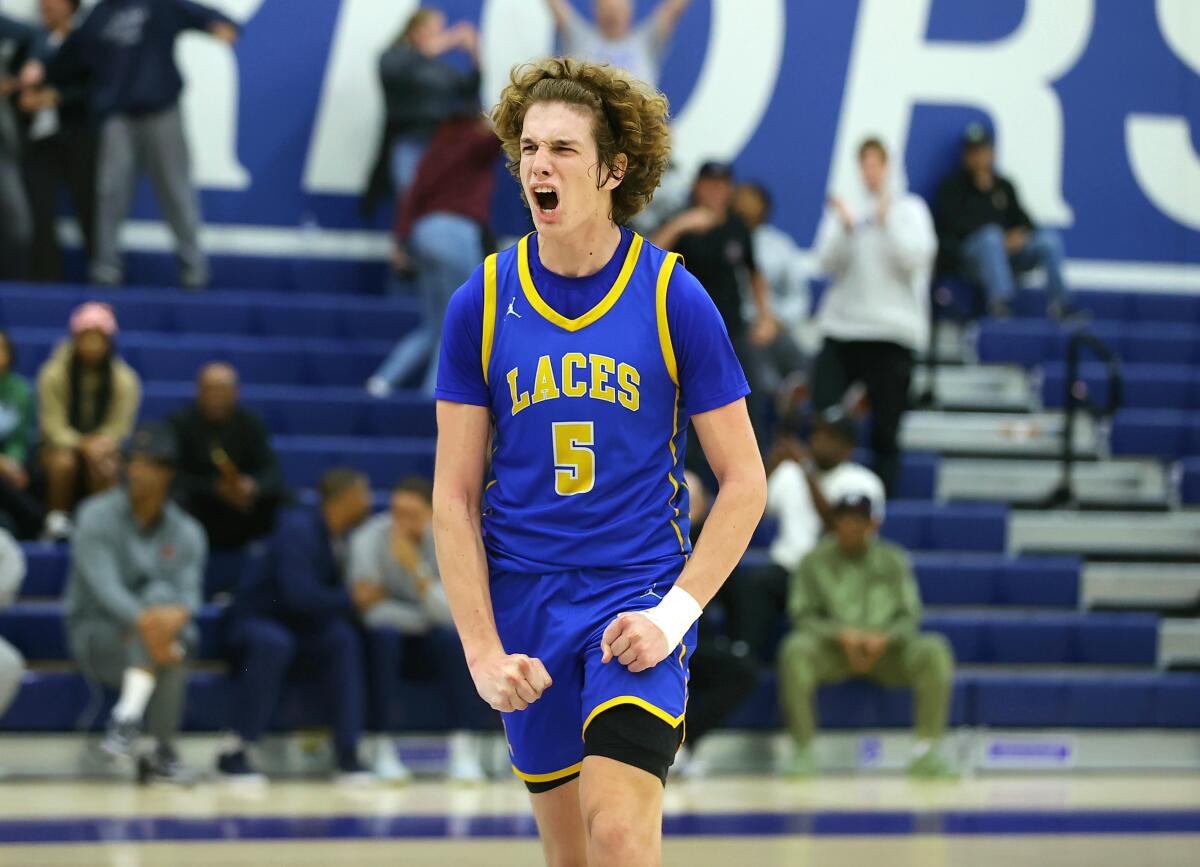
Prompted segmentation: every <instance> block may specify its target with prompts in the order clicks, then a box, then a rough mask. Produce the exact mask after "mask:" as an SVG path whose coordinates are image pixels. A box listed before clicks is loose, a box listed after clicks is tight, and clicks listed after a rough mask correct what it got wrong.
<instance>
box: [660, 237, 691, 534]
mask: <svg viewBox="0 0 1200 867" xmlns="http://www.w3.org/2000/svg"><path fill="white" fill-rule="evenodd" d="M679 259H680V256H679V254H678V253H668V254H667V257H666V258H665V259H664V260H663V263H662V267H661V268H659V269H658V283H657V285H656V287H655V292H654V306H655V311H656V313H657V319H658V345H659V348H660V349H661V350H662V357H663V364H665V365H666V367H667V375H668V376H670V377H671V382H673V383H675V403H674V406H673V408H672V411H671V413H672V414H671V438H670V439H669V440H667V446H668V447H669V448H670V450H671V468H670V469H669V470H667V479H668V480H669V481H670V482H671V499H670V502H671V503H674V502H675V501H676V500H677V499H678V498H679V487H680V486H679V480H678V479H676V478H675V467H676V466H678V464H679V455H678V454H676V452H675V437H676V436H678V435H679V367H678V365H677V364H676V362H675V346H674V344H672V343H671V328H670V325H669V323H668V322H667V286H669V285H670V283H671V273H672V272H673V271H674V270H675V263H676V262H678V261H679ZM672 510H673V511H674V512H675V518H678V517H679V509H678V508H676V507H674V506H673V507H672ZM675 518H672V519H671V527H672V529H674V530H675V538H676V539H677V540H678V541H679V553H681V554H683V555H684V557H687V544H686V543H685V542H684V540H683V531H682V530H680V529H679V523H678V521H676V520H675Z"/></svg>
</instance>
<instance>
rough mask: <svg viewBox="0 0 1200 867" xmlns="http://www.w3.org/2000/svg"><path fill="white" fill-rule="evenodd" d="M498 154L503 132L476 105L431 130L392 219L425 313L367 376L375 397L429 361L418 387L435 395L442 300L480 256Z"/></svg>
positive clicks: (476, 264) (444, 302)
mask: <svg viewBox="0 0 1200 867" xmlns="http://www.w3.org/2000/svg"><path fill="white" fill-rule="evenodd" d="M499 154H500V139H498V138H497V137H496V134H495V133H494V132H493V131H492V129H491V127H490V126H488V124H487V123H486V122H485V121H483V120H482V119H481V118H480V117H479V115H478V113H474V114H462V115H456V116H455V117H453V118H451V119H449V120H447V121H446V122H445V123H443V124H442V125H441V126H440V127H438V131H437V133H435V134H434V137H433V139H432V140H431V142H430V146H429V150H428V151H426V153H425V156H424V158H423V159H422V160H421V165H420V167H419V168H418V169H417V175H416V180H415V183H413V185H412V188H411V189H410V190H409V191H408V195H406V196H405V197H404V202H403V203H402V204H401V206H400V211H399V213H398V214H397V219H396V227H395V238H396V247H397V249H401V248H403V249H407V250H410V251H411V253H412V256H413V259H414V264H415V266H416V270H417V285H418V287H420V290H421V298H422V300H423V301H424V302H425V313H424V318H423V319H422V322H421V324H420V326H418V327H417V328H416V329H415V330H413V331H412V332H410V333H409V334H407V335H406V336H405V337H404V338H403V339H402V340H401V341H400V342H399V343H397V344H396V348H395V349H393V350H392V353H391V354H390V355H389V356H388V357H387V359H386V360H385V361H384V362H383V364H382V365H380V367H379V370H377V371H376V372H375V374H374V375H373V376H372V377H371V378H370V379H369V380H368V381H367V391H369V392H370V393H371V394H373V395H375V396H376V397H386V396H387V395H388V394H390V393H391V391H392V388H394V387H395V386H396V385H397V384H398V383H401V382H403V381H404V380H405V379H407V378H408V376H409V375H410V374H411V373H413V372H414V371H415V370H417V369H418V368H419V367H420V366H421V365H422V364H425V363H426V362H428V367H427V368H426V373H425V379H424V384H423V386H422V389H423V391H424V392H425V394H426V395H428V396H430V397H432V396H433V387H434V386H435V385H436V384H437V362H438V347H439V346H441V342H442V320H443V319H445V318H446V305H448V304H449V303H450V296H451V295H453V294H454V290H456V289H457V288H458V287H459V286H461V285H462V284H463V283H465V282H467V278H468V277H470V276H471V272H472V271H474V270H475V269H476V268H477V267H479V263H480V261H481V260H482V259H483V256H484V250H485V242H484V236H485V234H486V226H487V221H488V211H489V209H490V207H491V201H492V191H493V189H494V188H495V183H496V158H497V157H498V156H499Z"/></svg>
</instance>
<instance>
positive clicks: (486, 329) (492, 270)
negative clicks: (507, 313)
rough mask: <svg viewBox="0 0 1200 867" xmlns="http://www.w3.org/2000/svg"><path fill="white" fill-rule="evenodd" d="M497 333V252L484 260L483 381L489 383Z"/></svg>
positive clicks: (485, 383)
mask: <svg viewBox="0 0 1200 867" xmlns="http://www.w3.org/2000/svg"><path fill="white" fill-rule="evenodd" d="M495 334H496V254H495V253H492V254H491V255H490V256H488V257H487V258H486V259H484V260H483V340H482V341H481V345H482V351H481V355H482V358H481V360H482V362H483V382H484V385H489V384H490V383H488V367H490V366H491V363H492V340H493V339H494V337H495Z"/></svg>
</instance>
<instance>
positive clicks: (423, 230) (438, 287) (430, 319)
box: [375, 212, 483, 396]
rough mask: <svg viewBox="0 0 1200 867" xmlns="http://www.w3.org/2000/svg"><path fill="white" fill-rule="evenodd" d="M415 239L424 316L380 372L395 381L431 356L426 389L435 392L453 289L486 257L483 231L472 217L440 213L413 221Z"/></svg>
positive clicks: (413, 238)
mask: <svg viewBox="0 0 1200 867" xmlns="http://www.w3.org/2000/svg"><path fill="white" fill-rule="evenodd" d="M410 243H411V247H412V253H413V257H414V260H415V264H416V266H417V288H418V289H419V291H420V293H421V298H422V299H423V301H424V304H425V310H424V317H423V319H422V321H421V324H420V326H419V327H417V328H416V329H414V330H413V331H412V332H410V333H409V334H408V335H407V336H405V337H404V338H403V339H402V340H401V341H400V342H399V343H397V344H396V347H395V349H393V350H392V352H391V354H390V355H389V356H388V357H387V358H386V359H385V360H384V362H383V364H381V365H380V366H379V369H378V370H377V371H375V376H377V377H380V378H381V379H384V380H385V381H387V383H388V384H389V385H391V386H395V385H396V384H397V383H400V382H403V381H404V380H405V379H407V378H408V376H409V375H410V374H412V373H413V372H414V371H415V370H417V368H419V367H420V366H421V365H422V364H424V363H425V362H426V361H429V368H428V372H427V373H426V375H425V382H424V385H423V390H424V392H425V393H426V394H427V395H431V396H432V394H433V389H434V386H436V385H437V362H438V349H439V347H440V345H441V342H442V321H443V320H444V319H445V318H446V306H447V305H448V304H449V303H450V296H451V295H453V294H454V290H456V289H457V288H458V287H459V286H461V285H462V284H463V283H466V282H467V278H469V277H470V276H471V272H472V271H474V270H475V268H476V267H477V266H478V265H479V263H480V261H481V260H482V259H483V230H482V229H481V228H480V227H479V224H478V223H476V222H475V221H474V220H470V219H468V218H467V217H462V216H459V215H458V214H449V213H442V212H438V213H433V214H429V215H428V216H425V217H422V218H421V219H419V220H417V221H416V223H414V224H413V231H412V237H411V238H410Z"/></svg>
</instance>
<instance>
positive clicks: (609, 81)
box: [492, 57, 671, 225]
mask: <svg viewBox="0 0 1200 867" xmlns="http://www.w3.org/2000/svg"><path fill="white" fill-rule="evenodd" d="M539 102H565V103H567V104H568V105H578V106H582V107H584V108H586V109H588V110H589V111H591V113H592V132H593V134H594V135H595V138H596V153H597V156H598V159H599V164H600V166H601V167H602V168H603V171H600V172H597V178H596V185H597V187H600V186H603V185H604V184H605V182H607V181H608V179H609V178H610V177H617V178H620V180H621V183H620V185H619V186H618V187H617V188H616V189H615V190H613V193H612V220H613V222H614V223H617V224H618V225H620V224H623V223H626V222H628V221H629V219H630V218H631V217H633V216H634V215H636V214H637V213H638V212H639V211H641V210H642V209H643V208H645V207H646V205H648V204H650V201H651V200H652V199H653V198H654V191H655V190H656V189H658V184H659V181H661V180H662V176H663V172H665V171H666V170H667V163H668V161H669V159H670V155H671V130H670V127H669V126H668V125H667V121H668V118H669V116H670V111H669V107H668V105H667V98H666V97H665V96H663V95H662V94H661V93H659V92H658V91H656V90H654V88H652V87H650V85H648V84H646V83H645V82H642V81H639V80H638V79H636V78H634V77H633V76H632V75H630V74H629V73H628V72H625V71H624V70H621V69H616V68H614V67H612V66H609V65H608V64H599V63H585V62H583V61H579V60H570V59H567V58H562V57H551V58H547V59H546V60H542V61H539V62H537V63H527V64H522V65H519V66H515V67H513V71H512V81H511V83H510V84H509V85H508V86H507V87H505V88H504V91H503V92H502V93H501V94H500V101H499V102H498V103H497V104H496V107H495V108H494V109H492V124H493V126H494V127H495V129H496V135H498V136H499V137H500V141H501V143H502V144H503V146H504V153H505V155H506V156H507V157H508V170H509V171H510V172H512V174H513V177H515V178H516V179H517V180H518V181H519V180H520V179H521V128H522V127H523V126H524V124H525V113H526V112H527V111H529V107H530V106H531V105H534V104H536V103H539ZM621 154H624V155H625V157H626V159H627V163H626V165H625V167H624V170H623V171H622V169H621V167H620V166H619V165H618V161H617V157H618V156H619V155H621ZM526 204H528V203H526Z"/></svg>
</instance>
